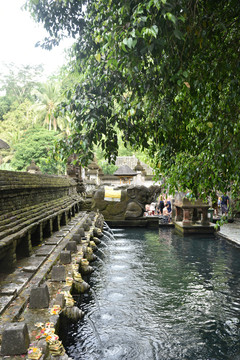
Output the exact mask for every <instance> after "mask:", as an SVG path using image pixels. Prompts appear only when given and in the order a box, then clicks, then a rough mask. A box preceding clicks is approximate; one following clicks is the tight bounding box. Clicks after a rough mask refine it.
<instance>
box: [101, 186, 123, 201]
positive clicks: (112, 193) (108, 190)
mask: <svg viewBox="0 0 240 360" xmlns="http://www.w3.org/2000/svg"><path fill="white" fill-rule="evenodd" d="M104 200H106V201H121V190H114V189H113V188H112V187H107V186H105V196H104Z"/></svg>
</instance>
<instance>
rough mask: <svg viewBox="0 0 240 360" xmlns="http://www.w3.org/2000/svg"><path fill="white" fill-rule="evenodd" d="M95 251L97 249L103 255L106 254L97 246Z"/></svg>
mask: <svg viewBox="0 0 240 360" xmlns="http://www.w3.org/2000/svg"><path fill="white" fill-rule="evenodd" d="M97 251H99V252H100V253H101V254H103V256H104V257H105V256H106V254H105V252H104V251H102V250H101V249H99V248H98V249H97Z"/></svg>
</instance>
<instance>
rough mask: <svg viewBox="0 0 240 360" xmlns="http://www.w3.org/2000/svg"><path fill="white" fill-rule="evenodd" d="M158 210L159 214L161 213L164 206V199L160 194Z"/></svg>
mask: <svg viewBox="0 0 240 360" xmlns="http://www.w3.org/2000/svg"><path fill="white" fill-rule="evenodd" d="M157 208H158V210H159V213H160V215H162V214H163V208H164V201H163V197H162V195H161V196H160V198H159V202H158V207H157Z"/></svg>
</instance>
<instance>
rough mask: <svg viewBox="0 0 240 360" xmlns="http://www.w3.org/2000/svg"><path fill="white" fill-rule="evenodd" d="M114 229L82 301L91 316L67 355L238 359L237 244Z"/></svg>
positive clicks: (93, 359) (92, 359)
mask: <svg viewBox="0 0 240 360" xmlns="http://www.w3.org/2000/svg"><path fill="white" fill-rule="evenodd" d="M113 233H114V237H115V240H113V239H112V237H111V238H110V237H109V236H104V238H103V241H104V242H105V244H106V245H107V246H103V245H100V247H101V250H102V251H103V252H104V255H103V254H102V253H100V252H99V253H97V254H98V255H99V256H100V257H101V259H102V260H103V262H102V261H96V262H94V263H92V265H93V266H94V267H95V270H96V271H95V273H93V274H92V275H91V278H90V279H91V280H90V285H91V286H92V289H93V290H94V296H93V293H92V292H91V293H89V294H87V295H85V296H84V297H83V299H82V300H81V303H80V304H79V306H80V307H81V308H82V309H83V310H84V311H85V312H86V313H87V314H88V316H86V317H85V318H84V319H83V320H81V321H79V322H78V323H77V324H75V325H71V326H70V328H69V331H68V334H67V337H66V339H65V341H64V346H65V348H66V350H67V353H68V355H69V356H70V357H71V358H73V359H78V360H79V359H82V360H100V359H101V360H124V359H125V360H180V359H185V360H215V359H216V360H225V359H228V360H237V359H240V282H239V279H240V276H239V275H240V249H238V248H235V247H234V246H232V245H231V244H228V243H227V242H226V241H225V240H220V239H217V238H214V237H210V238H209V237H206V236H202V237H185V238H183V237H181V236H178V235H176V234H174V231H173V230H172V229H160V230H159V231H158V230H149V229H139V228H138V229H113ZM96 298H97V299H98V301H97V302H96ZM88 318H90V320H91V321H89V320H88ZM91 322H92V323H94V327H93V326H92V325H91Z"/></svg>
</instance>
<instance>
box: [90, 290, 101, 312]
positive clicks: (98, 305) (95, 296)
mask: <svg viewBox="0 0 240 360" xmlns="http://www.w3.org/2000/svg"><path fill="white" fill-rule="evenodd" d="M90 292H91V294H92V296H93V297H94V300H95V303H96V305H97V308H98V311H99V314H100V315H101V309H100V304H99V301H98V298H97V295H96V293H95V291H94V290H93V289H92V288H91V289H90Z"/></svg>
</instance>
